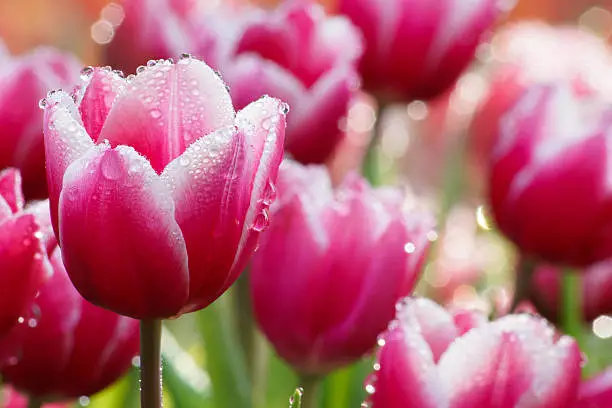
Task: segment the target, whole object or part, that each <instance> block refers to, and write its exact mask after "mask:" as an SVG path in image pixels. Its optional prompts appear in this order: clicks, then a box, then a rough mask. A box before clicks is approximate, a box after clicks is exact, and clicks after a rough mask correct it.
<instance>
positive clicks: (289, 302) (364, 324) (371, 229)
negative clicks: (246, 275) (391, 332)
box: [251, 161, 432, 374]
mask: <svg viewBox="0 0 612 408" xmlns="http://www.w3.org/2000/svg"><path fill="white" fill-rule="evenodd" d="M278 191H279V197H280V198H279V201H278V203H277V204H278V205H276V206H275V207H273V214H272V216H273V220H274V221H273V222H272V224H271V226H270V229H269V231H267V232H266V233H265V234H264V235H263V236H262V242H261V244H260V247H259V250H258V252H257V253H256V255H255V257H254V258H253V262H252V267H251V282H252V296H253V304H254V312H255V317H256V319H257V321H258V322H259V324H260V326H261V328H262V330H263V332H264V334H265V335H266V336H267V337H268V339H269V340H270V341H271V343H272V344H273V345H274V347H275V348H276V351H277V352H278V353H279V355H280V356H281V357H282V358H284V359H285V360H286V361H287V362H289V363H290V364H291V365H292V366H293V367H294V368H295V369H296V370H298V371H299V372H301V373H305V374H325V373H327V372H329V371H331V370H333V369H336V368H338V367H340V366H342V365H345V364H348V363H351V362H353V361H355V360H357V359H358V358H359V357H361V356H362V355H363V354H365V353H367V352H368V351H370V350H371V349H372V348H373V347H374V345H375V344H376V336H377V335H378V334H379V333H380V332H381V331H382V330H383V329H384V328H385V327H386V325H387V324H388V323H389V321H390V320H391V319H392V318H393V313H394V305H395V303H396V301H397V300H398V299H400V298H401V297H403V296H406V295H407V294H409V293H411V292H412V290H413V288H414V286H415V283H416V281H417V279H418V277H419V274H420V272H421V268H422V266H423V262H424V257H425V254H426V252H427V249H428V246H429V241H428V239H427V237H426V234H427V232H429V231H431V227H432V222H431V219H430V218H429V217H417V216H416V215H415V214H410V215H409V214H406V213H404V212H403V211H402V208H401V207H402V204H403V197H402V194H400V193H399V191H396V190H392V189H389V188H387V189H376V190H374V189H372V188H370V187H369V186H368V185H367V184H366V182H365V181H364V180H363V179H361V178H360V177H359V176H357V175H356V174H352V175H349V176H348V177H347V178H346V179H345V181H344V182H343V184H342V185H341V186H340V187H339V188H338V189H337V190H335V191H334V190H332V187H331V183H330V179H329V175H328V174H327V171H326V170H325V168H324V167H315V166H311V167H304V166H302V165H299V164H297V163H294V162H288V161H286V162H284V163H283V165H282V166H281V173H280V177H279V185H278Z"/></svg>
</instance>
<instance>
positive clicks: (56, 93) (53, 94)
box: [38, 89, 63, 110]
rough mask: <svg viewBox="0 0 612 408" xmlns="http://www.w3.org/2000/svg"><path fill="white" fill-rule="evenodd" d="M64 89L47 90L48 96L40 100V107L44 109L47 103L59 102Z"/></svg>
mask: <svg viewBox="0 0 612 408" xmlns="http://www.w3.org/2000/svg"><path fill="white" fill-rule="evenodd" d="M62 92H63V91H62V89H52V90H50V91H49V92H47V96H45V97H44V98H42V99H41V100H39V101H38V107H39V108H40V109H42V110H44V109H45V108H46V107H47V105H50V104H52V103H56V102H59V100H60V95H61V93H62Z"/></svg>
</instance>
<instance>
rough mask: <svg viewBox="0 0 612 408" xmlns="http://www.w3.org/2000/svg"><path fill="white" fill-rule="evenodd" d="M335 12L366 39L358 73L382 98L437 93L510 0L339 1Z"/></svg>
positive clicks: (461, 66) (457, 72) (408, 98)
mask: <svg viewBox="0 0 612 408" xmlns="http://www.w3.org/2000/svg"><path fill="white" fill-rule="evenodd" d="M338 3H339V4H338V7H339V11H340V12H341V13H343V14H345V15H347V16H348V17H350V19H351V20H352V21H353V23H355V25H357V26H358V27H359V28H360V29H361V31H362V32H363V35H364V37H365V42H366V47H365V54H364V57H363V59H362V60H361V66H360V73H361V75H362V77H363V84H364V87H365V89H366V90H367V91H369V92H371V93H373V94H375V95H376V96H377V98H378V99H379V100H380V101H382V102H395V101H412V100H415V99H430V98H433V97H435V96H438V95H440V94H442V93H443V92H444V91H445V90H446V89H448V88H449V87H450V86H451V85H452V84H453V83H454V82H455V81H456V80H457V78H458V77H459V75H460V74H461V72H462V71H463V70H464V69H465V68H466V67H467V66H468V65H469V63H470V62H471V61H472V59H473V57H474V54H475V52H476V47H477V46H478V44H479V43H480V41H481V40H482V37H483V34H484V33H486V32H487V31H488V30H489V29H490V28H491V27H492V26H493V25H494V23H495V22H496V21H497V19H498V17H499V16H500V14H501V13H502V11H504V10H507V9H508V8H509V7H510V6H511V4H512V3H513V2H512V1H500V0H478V1H463V0H413V1H409V0H388V1H386V2H385V3H384V5H383V3H382V2H380V1H379V0H340V1H339V2H338Z"/></svg>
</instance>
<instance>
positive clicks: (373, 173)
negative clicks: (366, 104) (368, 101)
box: [361, 102, 385, 186]
mask: <svg viewBox="0 0 612 408" xmlns="http://www.w3.org/2000/svg"><path fill="white" fill-rule="evenodd" d="M384 111H385V105H384V104H382V103H380V102H379V105H378V111H377V112H376V122H374V129H373V130H372V138H371V139H370V145H369V146H368V150H367V151H366V154H365V157H364V158H363V165H362V169H361V172H362V174H363V175H364V177H365V178H366V179H367V180H368V181H369V182H370V184H371V185H372V186H378V185H380V184H381V183H382V180H381V177H380V157H379V151H378V143H379V142H380V138H381V137H382V130H383V128H382V124H383V115H384Z"/></svg>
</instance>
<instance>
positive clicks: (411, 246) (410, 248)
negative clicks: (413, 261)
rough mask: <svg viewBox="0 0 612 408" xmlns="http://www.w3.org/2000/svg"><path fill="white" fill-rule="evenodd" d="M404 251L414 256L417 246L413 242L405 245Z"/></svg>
mask: <svg viewBox="0 0 612 408" xmlns="http://www.w3.org/2000/svg"><path fill="white" fill-rule="evenodd" d="M404 251H406V253H407V254H412V253H414V251H416V245H414V244H413V243H412V242H408V243H406V245H404Z"/></svg>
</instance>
